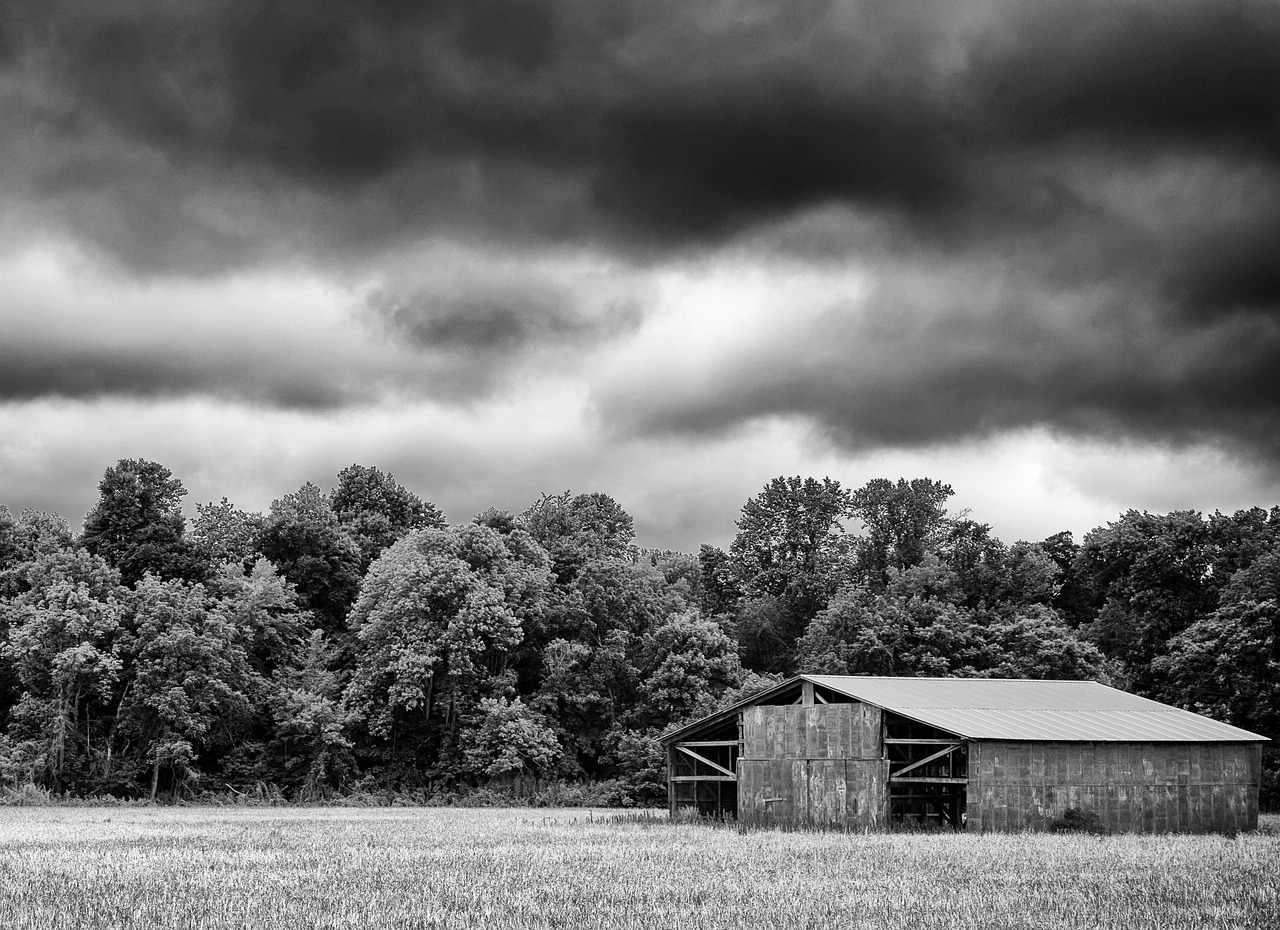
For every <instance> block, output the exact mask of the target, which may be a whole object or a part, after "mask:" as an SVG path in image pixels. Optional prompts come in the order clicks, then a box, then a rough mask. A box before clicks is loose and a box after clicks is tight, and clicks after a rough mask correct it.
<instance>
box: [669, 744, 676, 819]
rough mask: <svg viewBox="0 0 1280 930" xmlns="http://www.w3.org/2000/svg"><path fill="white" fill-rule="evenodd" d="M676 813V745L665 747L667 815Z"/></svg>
mask: <svg viewBox="0 0 1280 930" xmlns="http://www.w3.org/2000/svg"><path fill="white" fill-rule="evenodd" d="M675 815H676V747H675V746H668V747H667V816H668V817H674V816H675Z"/></svg>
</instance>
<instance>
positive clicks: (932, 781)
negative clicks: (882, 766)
mask: <svg viewBox="0 0 1280 930" xmlns="http://www.w3.org/2000/svg"><path fill="white" fill-rule="evenodd" d="M889 784H891V785H893V784H903V785H967V784H969V779H967V778H924V777H923V776H922V777H920V778H917V777H915V776H914V775H911V776H908V777H906V778H899V777H898V776H897V775H890V776H889Z"/></svg>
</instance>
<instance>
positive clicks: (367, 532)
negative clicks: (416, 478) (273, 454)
mask: <svg viewBox="0 0 1280 930" xmlns="http://www.w3.org/2000/svg"><path fill="white" fill-rule="evenodd" d="M329 503H330V506H331V507H332V508H333V512H334V514H335V515H336V516H337V518H338V522H339V523H341V524H342V526H343V528H344V529H345V530H346V531H347V532H348V533H349V534H350V535H351V538H352V539H354V540H355V541H356V543H357V545H359V546H360V554H361V557H362V564H361V571H362V572H363V571H366V570H368V567H369V565H370V564H372V562H373V560H374V559H376V558H377V557H378V556H379V555H381V554H382V550H383V549H385V548H387V547H388V546H390V545H391V544H392V543H394V542H395V541H396V540H398V539H400V538H402V537H403V536H404V535H405V534H406V533H408V532H409V531H410V530H420V529H425V528H427V527H437V528H439V527H442V526H444V525H445V522H444V516H443V515H442V514H441V513H440V511H439V510H437V509H436V507H435V505H434V504H431V503H428V502H426V501H424V500H422V498H420V497H418V495H416V494H414V493H413V492H412V491H410V490H408V489H407V488H405V487H404V486H403V485H401V484H400V483H399V482H398V481H396V479H395V478H394V477H392V476H391V475H389V474H387V473H386V472H383V471H381V470H380V469H377V468H372V467H369V466H367V465H349V466H347V467H346V468H344V469H342V471H340V472H338V486H337V487H336V488H334V489H333V493H332V494H331V495H330V497H329Z"/></svg>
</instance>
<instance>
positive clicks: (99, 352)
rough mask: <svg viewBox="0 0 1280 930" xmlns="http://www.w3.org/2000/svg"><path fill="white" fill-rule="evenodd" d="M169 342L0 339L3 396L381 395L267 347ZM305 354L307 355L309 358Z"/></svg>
mask: <svg viewBox="0 0 1280 930" xmlns="http://www.w3.org/2000/svg"><path fill="white" fill-rule="evenodd" d="M256 356H257V357H254V356H253V355H249V356H246V355H245V354H244V353H243V352H239V351H236V350H235V349H231V350H227V351H224V352H216V353H210V352H208V351H204V352H199V351H184V350H181V349H175V348H172V347H171V348H168V349H156V348H139V349H136V350H130V349H119V348H74V347H51V346H39V347H24V346H18V345H14V344H12V343H9V344H6V345H0V399H3V400H4V401H24V400H35V399H37V398H44V397H60V398H67V399H75V400H86V399H89V400H91V399H96V398H99V397H102V396H107V395H114V396H124V397H135V398H142V399H148V398H150V399H159V398H173V397H184V396H189V395H191V394H207V395H211V396H215V397H223V398H226V399H230V400H237V401H241V402H247V403H250V404H267V405H271V406H279V407H286V408H294V409H301V410H329V409H334V408H337V407H342V406H347V405H351V404H355V403H360V402H371V401H373V400H376V399H377V398H378V391H377V387H376V385H375V383H371V382H369V381H363V382H362V381H361V379H359V378H358V377H355V376H354V375H355V373H354V372H351V373H348V374H346V375H342V374H339V375H338V376H336V377H335V372H334V371H333V370H332V369H327V368H323V367H319V368H310V369H309V368H308V366H307V365H305V364H290V363H289V362H288V361H287V360H285V359H281V358H278V357H271V356H270V355H266V354H260V353H259V354H256ZM309 361H310V360H309Z"/></svg>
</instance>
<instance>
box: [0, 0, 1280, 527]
mask: <svg viewBox="0 0 1280 930" xmlns="http://www.w3.org/2000/svg"><path fill="white" fill-rule="evenodd" d="M123 457H142V458H149V459H153V460H156V461H159V462H162V463H163V464H165V465H166V466H168V467H169V468H170V469H172V471H173V472H174V473H175V474H176V475H177V476H178V477H179V478H181V479H182V481H183V482H184V484H185V485H186V487H187V489H188V491H189V492H190V493H189V495H188V498H187V502H188V505H189V509H192V510H193V507H191V505H193V504H194V503H195V502H197V501H200V502H203V501H209V500H217V499H218V498H220V497H222V496H224V495H225V496H227V497H229V498H230V499H231V500H232V501H233V502H235V503H237V504H239V505H240V506H243V507H246V508H249V509H265V508H266V507H267V506H269V504H270V502H271V500H272V499H273V498H276V497H279V496H281V495H282V494H284V493H286V492H288V491H291V490H294V489H296V488H297V487H298V486H299V485H300V484H302V483H303V482H304V481H308V480H310V481H313V482H315V483H317V484H319V485H321V486H322V487H326V488H328V487H331V486H332V485H333V484H334V483H335V480H336V474H337V472H338V470H339V469H341V468H342V467H344V466H345V465H349V464H351V463H353V462H359V463H361V464H366V465H377V466H379V467H381V468H383V469H385V470H389V471H391V472H392V473H393V474H395V475H396V477H397V478H399V479H400V480H401V481H402V482H403V483H404V484H406V485H407V486H408V487H410V488H412V489H413V490H415V491H416V492H418V493H419V494H421V495H422V496H423V497H425V498H427V499H429V500H431V501H433V502H435V503H436V504H437V505H438V506H439V507H441V509H443V510H444V511H445V513H446V514H447V515H448V517H449V518H450V519H452V520H454V521H462V520H465V519H467V518H469V517H470V516H471V515H472V514H473V513H475V512H477V511H479V510H481V509H483V508H485V507H488V506H498V507H505V508H508V509H511V510H517V511H518V510H520V509H523V507H525V506H526V505H527V504H529V503H530V502H531V501H532V500H534V499H535V498H536V497H537V496H538V495H539V494H540V493H541V492H553V493H554V492H558V491H562V490H565V489H572V490H574V491H575V492H578V491H594V490H599V491H604V492H607V493H609V494H611V495H613V496H614V497H615V498H616V499H617V500H618V501H619V503H621V504H622V506H623V507H625V508H626V509H627V510H628V511H629V512H631V513H632V514H633V515H634V516H635V518H636V525H637V531H638V536H639V541H640V542H641V543H642V544H645V545H650V546H659V547H674V548H683V549H696V547H697V545H698V544H699V543H701V542H712V543H718V544H724V543H726V542H727V541H728V540H729V539H730V538H731V537H732V534H733V532H734V526H733V522H734V519H735V518H736V517H737V515H738V512H739V510H740V508H741V506H742V504H743V503H744V502H745V501H746V499H747V498H748V497H750V496H751V495H753V494H755V493H757V492H758V491H759V490H760V489H761V488H762V487H763V485H764V484H765V483H766V482H767V481H768V480H769V479H770V478H772V477H774V476H776V475H783V474H786V475H792V474H799V475H814V476H819V477H820V476H823V475H827V476H830V477H832V478H836V479H838V480H840V481H841V482H842V483H843V484H845V485H846V486H849V487H856V486H858V485H861V484H862V483H863V482H865V481H866V480H868V479H870V478H873V477H880V476H884V477H890V478H896V477H899V476H905V477H923V476H927V477H931V478H935V479H938V480H943V481H947V482H949V483H950V484H952V485H953V486H954V487H955V489H956V497H955V500H954V507H953V509H959V508H964V507H968V508H971V509H972V511H973V516H974V517H976V518H978V519H980V520H983V521H986V522H989V523H991V524H992V526H993V528H994V530H995V531H996V533H997V534H998V535H999V536H1000V537H1001V538H1003V539H1005V540H1006V541H1009V542H1012V541H1013V540H1014V539H1017V538H1028V539H1038V538H1042V537H1044V536H1046V535H1048V534H1050V533H1053V532H1056V531H1058V530H1062V529H1070V530H1073V531H1074V532H1075V533H1076V536H1077V539H1079V538H1080V536H1081V535H1082V534H1083V532H1085V531H1087V530H1088V529H1090V528H1092V527H1094V526H1098V525H1100V524H1102V523H1104V522H1106V521H1107V520H1111V519H1114V518H1115V517H1116V516H1117V515H1118V514H1119V513H1120V512H1122V511H1123V510H1125V509H1127V508H1130V507H1133V508H1137V509H1148V510H1153V511H1167V510H1171V509H1182V508H1196V509H1201V510H1208V511H1212V510H1213V509H1215V508H1220V509H1223V510H1234V509H1236V508H1238V507H1244V506H1250V505H1254V504H1259V505H1264V506H1270V505H1273V504H1276V503H1277V502H1280V4H1277V3H1276V2H1274V0H1257V2H1231V0H1196V2H1185V0H1150V2H1141V3H1133V2H1124V0H1070V2H1060V3H1044V2H1028V0H939V2H916V0H875V2H851V0H849V2H841V0H835V2H819V0H787V2H785V3H781V2H776V0H768V2H764V0H705V2H690V0H435V2H431V3H422V2H416V0H377V2H374V0H369V2H364V3H354V2H351V3H342V2H337V0H278V2H273V3H245V2H243V0H206V2H201V3H175V2H159V0H155V2H143V0H77V2H60V0H31V2H28V0H6V2H5V4H4V6H3V10H0V503H4V504H7V505H8V506H9V507H10V509H11V510H14V511H17V510H18V509H21V508H23V507H28V506H34V507H39V508H42V509H52V510H56V511H58V512H60V513H62V514H63V515H64V516H66V517H67V518H68V519H69V520H70V521H71V523H72V524H73V526H76V527H77V528H78V527H79V525H80V522H81V520H82V518H83V515H84V513H85V511H86V510H88V509H89V507H90V506H91V505H92V504H93V503H94V501H95V500H96V498H97V490H96V485H97V482H98V481H99V480H100V478H101V476H102V472H103V470H104V469H105V468H106V467H108V466H109V465H111V464H113V463H114V462H115V461H116V460H117V459H120V458H123Z"/></svg>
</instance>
